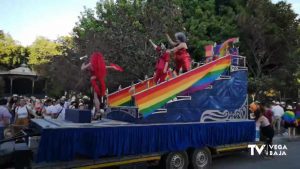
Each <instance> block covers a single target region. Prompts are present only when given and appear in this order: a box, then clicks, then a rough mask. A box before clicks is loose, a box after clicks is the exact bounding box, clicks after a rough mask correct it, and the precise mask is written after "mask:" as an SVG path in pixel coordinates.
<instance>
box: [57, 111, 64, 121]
mask: <svg viewBox="0 0 300 169" xmlns="http://www.w3.org/2000/svg"><path fill="white" fill-rule="evenodd" d="M65 115H66V109H65V108H63V109H62V111H61V112H60V114H59V115H58V117H57V119H59V120H65Z"/></svg>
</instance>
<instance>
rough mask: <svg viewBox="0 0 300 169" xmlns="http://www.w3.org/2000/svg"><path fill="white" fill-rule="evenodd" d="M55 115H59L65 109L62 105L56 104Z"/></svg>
mask: <svg viewBox="0 0 300 169" xmlns="http://www.w3.org/2000/svg"><path fill="white" fill-rule="evenodd" d="M54 107H55V109H56V110H55V113H59V112H60V111H62V109H63V107H62V106H61V105H60V104H56V105H55V106H54Z"/></svg>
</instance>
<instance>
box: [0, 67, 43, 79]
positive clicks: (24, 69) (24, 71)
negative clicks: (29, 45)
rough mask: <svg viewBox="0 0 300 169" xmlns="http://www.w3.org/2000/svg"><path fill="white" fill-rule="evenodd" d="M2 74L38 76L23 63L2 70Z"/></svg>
mask: <svg viewBox="0 0 300 169" xmlns="http://www.w3.org/2000/svg"><path fill="white" fill-rule="evenodd" d="M0 74H1V75H20V76H37V74H36V72H34V71H32V70H30V69H29V67H28V66H27V65H26V64H22V65H21V66H20V67H18V68H15V69H12V70H9V71H6V72H0Z"/></svg>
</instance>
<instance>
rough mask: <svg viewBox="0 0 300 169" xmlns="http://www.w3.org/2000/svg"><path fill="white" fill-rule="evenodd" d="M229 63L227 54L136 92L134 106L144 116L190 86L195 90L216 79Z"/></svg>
mask: <svg viewBox="0 0 300 169" xmlns="http://www.w3.org/2000/svg"><path fill="white" fill-rule="evenodd" d="M230 63H231V57H230V56H229V55H228V56H226V57H223V58H220V59H218V60H216V61H213V62H210V63H208V64H206V65H203V66H201V67H198V68H196V69H193V70H191V71H189V72H187V73H185V74H182V75H180V76H178V77H176V78H173V79H171V80H169V81H166V82H163V83H161V84H159V85H156V86H154V87H152V88H150V89H148V90H145V91H142V92H140V93H137V94H135V95H134V96H133V97H134V99H135V103H136V106H137V107H138V108H139V112H140V113H142V114H143V116H144V117H146V116H148V115H150V114H151V113H152V112H154V111H155V110H156V109H158V108H160V107H161V106H163V105H164V104H165V103H166V102H168V101H169V100H171V99H173V98H174V97H176V95H177V94H179V93H181V92H183V91H185V90H187V89H189V88H190V87H193V88H194V89H197V90H199V89H203V88H205V87H206V86H208V85H209V84H211V83H212V82H213V81H214V80H216V79H217V78H218V77H219V76H220V75H221V74H222V72H224V70H225V69H226V68H228V67H229V66H230Z"/></svg>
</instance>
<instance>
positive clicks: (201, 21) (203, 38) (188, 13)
mask: <svg viewBox="0 0 300 169" xmlns="http://www.w3.org/2000/svg"><path fill="white" fill-rule="evenodd" d="M221 2H222V1H221ZM221 2H220V1H215V0H192V1H185V0H181V1H179V2H178V4H179V6H180V7H181V10H182V18H183V26H184V29H185V30H186V32H187V34H188V39H189V41H188V43H189V46H190V48H192V51H191V54H192V56H193V57H194V58H195V59H198V60H199V59H200V57H201V56H204V46H205V45H208V44H213V43H214V42H217V43H221V42H223V41H224V40H226V39H228V38H230V37H235V36H238V31H237V24H236V15H237V11H238V7H239V6H238V2H237V1H235V2H236V3H231V2H229V1H228V3H225V2H222V3H221Z"/></svg>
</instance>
